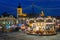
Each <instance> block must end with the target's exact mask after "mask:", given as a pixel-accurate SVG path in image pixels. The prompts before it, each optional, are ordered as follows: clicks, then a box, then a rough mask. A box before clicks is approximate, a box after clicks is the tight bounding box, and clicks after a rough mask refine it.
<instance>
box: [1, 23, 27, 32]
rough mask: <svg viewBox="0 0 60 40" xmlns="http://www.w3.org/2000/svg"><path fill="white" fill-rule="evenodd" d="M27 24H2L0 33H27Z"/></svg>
mask: <svg viewBox="0 0 60 40" xmlns="http://www.w3.org/2000/svg"><path fill="white" fill-rule="evenodd" d="M25 29H26V26H25V24H12V25H10V24H0V32H17V31H23V32H24V31H25Z"/></svg>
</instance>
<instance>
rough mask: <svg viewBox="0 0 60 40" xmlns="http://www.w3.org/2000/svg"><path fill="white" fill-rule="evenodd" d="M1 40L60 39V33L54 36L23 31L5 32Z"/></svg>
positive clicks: (0, 37)
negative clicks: (30, 33)
mask: <svg viewBox="0 0 60 40" xmlns="http://www.w3.org/2000/svg"><path fill="white" fill-rule="evenodd" d="M0 40H60V34H57V35H53V36H38V35H37V36H36V35H27V34H24V33H21V32H13V33H4V34H3V35H1V36H0Z"/></svg>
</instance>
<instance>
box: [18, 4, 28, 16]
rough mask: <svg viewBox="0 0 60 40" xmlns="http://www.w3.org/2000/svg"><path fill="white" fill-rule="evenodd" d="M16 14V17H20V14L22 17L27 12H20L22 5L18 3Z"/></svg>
mask: <svg viewBox="0 0 60 40" xmlns="http://www.w3.org/2000/svg"><path fill="white" fill-rule="evenodd" d="M17 16H18V17H20V16H22V17H25V16H27V14H24V13H23V12H22V7H21V6H20V5H18V8H17Z"/></svg>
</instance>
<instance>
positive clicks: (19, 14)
mask: <svg viewBox="0 0 60 40" xmlns="http://www.w3.org/2000/svg"><path fill="white" fill-rule="evenodd" d="M21 15H22V7H21V5H20V4H19V5H18V8H17V16H21Z"/></svg>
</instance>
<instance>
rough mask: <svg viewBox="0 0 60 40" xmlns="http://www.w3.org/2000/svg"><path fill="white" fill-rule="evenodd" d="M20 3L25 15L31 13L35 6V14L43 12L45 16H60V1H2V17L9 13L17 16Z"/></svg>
mask: <svg viewBox="0 0 60 40" xmlns="http://www.w3.org/2000/svg"><path fill="white" fill-rule="evenodd" d="M19 3H20V4H21V7H22V8H23V12H24V13H28V14H29V13H31V12H32V4H34V13H38V14H39V13H40V12H41V10H43V11H44V13H45V15H50V16H60V0H0V15H2V13H3V12H7V13H9V14H12V15H14V16H16V14H17V7H18V4H19Z"/></svg>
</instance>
